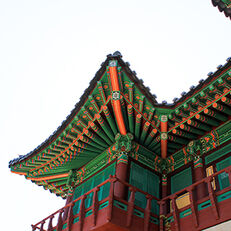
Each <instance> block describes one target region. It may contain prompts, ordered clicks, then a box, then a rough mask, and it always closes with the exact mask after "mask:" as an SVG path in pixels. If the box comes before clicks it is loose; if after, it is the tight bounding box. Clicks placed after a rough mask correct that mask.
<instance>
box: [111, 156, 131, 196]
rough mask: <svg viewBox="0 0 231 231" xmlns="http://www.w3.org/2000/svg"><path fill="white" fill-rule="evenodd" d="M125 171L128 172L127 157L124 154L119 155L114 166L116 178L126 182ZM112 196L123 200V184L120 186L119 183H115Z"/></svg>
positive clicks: (124, 191)
mask: <svg viewBox="0 0 231 231" xmlns="http://www.w3.org/2000/svg"><path fill="white" fill-rule="evenodd" d="M127 170H128V156H127V155H126V154H119V156H118V158H117V164H116V177H117V178H118V179H120V180H122V181H125V182H126V181H127ZM114 194H115V196H116V197H119V198H121V199H125V197H126V186H125V185H124V184H121V183H120V182H116V183H115V191H114Z"/></svg>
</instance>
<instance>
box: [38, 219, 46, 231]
mask: <svg viewBox="0 0 231 231" xmlns="http://www.w3.org/2000/svg"><path fill="white" fill-rule="evenodd" d="M44 224H45V221H42V222H41V226H40V230H39V231H44V229H43V226H44Z"/></svg>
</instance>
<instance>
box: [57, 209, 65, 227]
mask: <svg viewBox="0 0 231 231" xmlns="http://www.w3.org/2000/svg"><path fill="white" fill-rule="evenodd" d="M63 212H64V210H63V209H62V210H60V212H59V218H58V223H57V231H62V229H63Z"/></svg>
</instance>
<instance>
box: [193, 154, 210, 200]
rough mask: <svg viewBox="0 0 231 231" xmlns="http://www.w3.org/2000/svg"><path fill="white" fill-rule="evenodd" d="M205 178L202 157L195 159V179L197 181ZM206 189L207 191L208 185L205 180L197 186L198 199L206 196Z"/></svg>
mask: <svg viewBox="0 0 231 231" xmlns="http://www.w3.org/2000/svg"><path fill="white" fill-rule="evenodd" d="M204 178H205V172H204V168H203V161H202V158H197V159H196V160H194V180H195V183H196V182H197V181H200V180H202V179H204ZM206 191H207V190H206V185H205V183H204V182H203V183H200V184H199V185H197V186H196V188H195V192H196V196H197V200H199V199H201V198H203V197H205V196H206V194H207V192H206Z"/></svg>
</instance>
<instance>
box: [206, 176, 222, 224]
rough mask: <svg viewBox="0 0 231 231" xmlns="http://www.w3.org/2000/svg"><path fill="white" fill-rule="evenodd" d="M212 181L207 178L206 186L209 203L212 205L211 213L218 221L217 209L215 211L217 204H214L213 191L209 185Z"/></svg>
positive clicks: (210, 178)
mask: <svg viewBox="0 0 231 231" xmlns="http://www.w3.org/2000/svg"><path fill="white" fill-rule="evenodd" d="M212 180H213V178H212V177H208V178H207V179H206V183H207V186H208V192H209V199H210V202H211V204H212V209H213V212H214V214H215V217H216V219H217V220H218V219H219V212H218V209H217V203H216V198H215V195H214V191H213V188H212V185H211V181H212Z"/></svg>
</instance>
